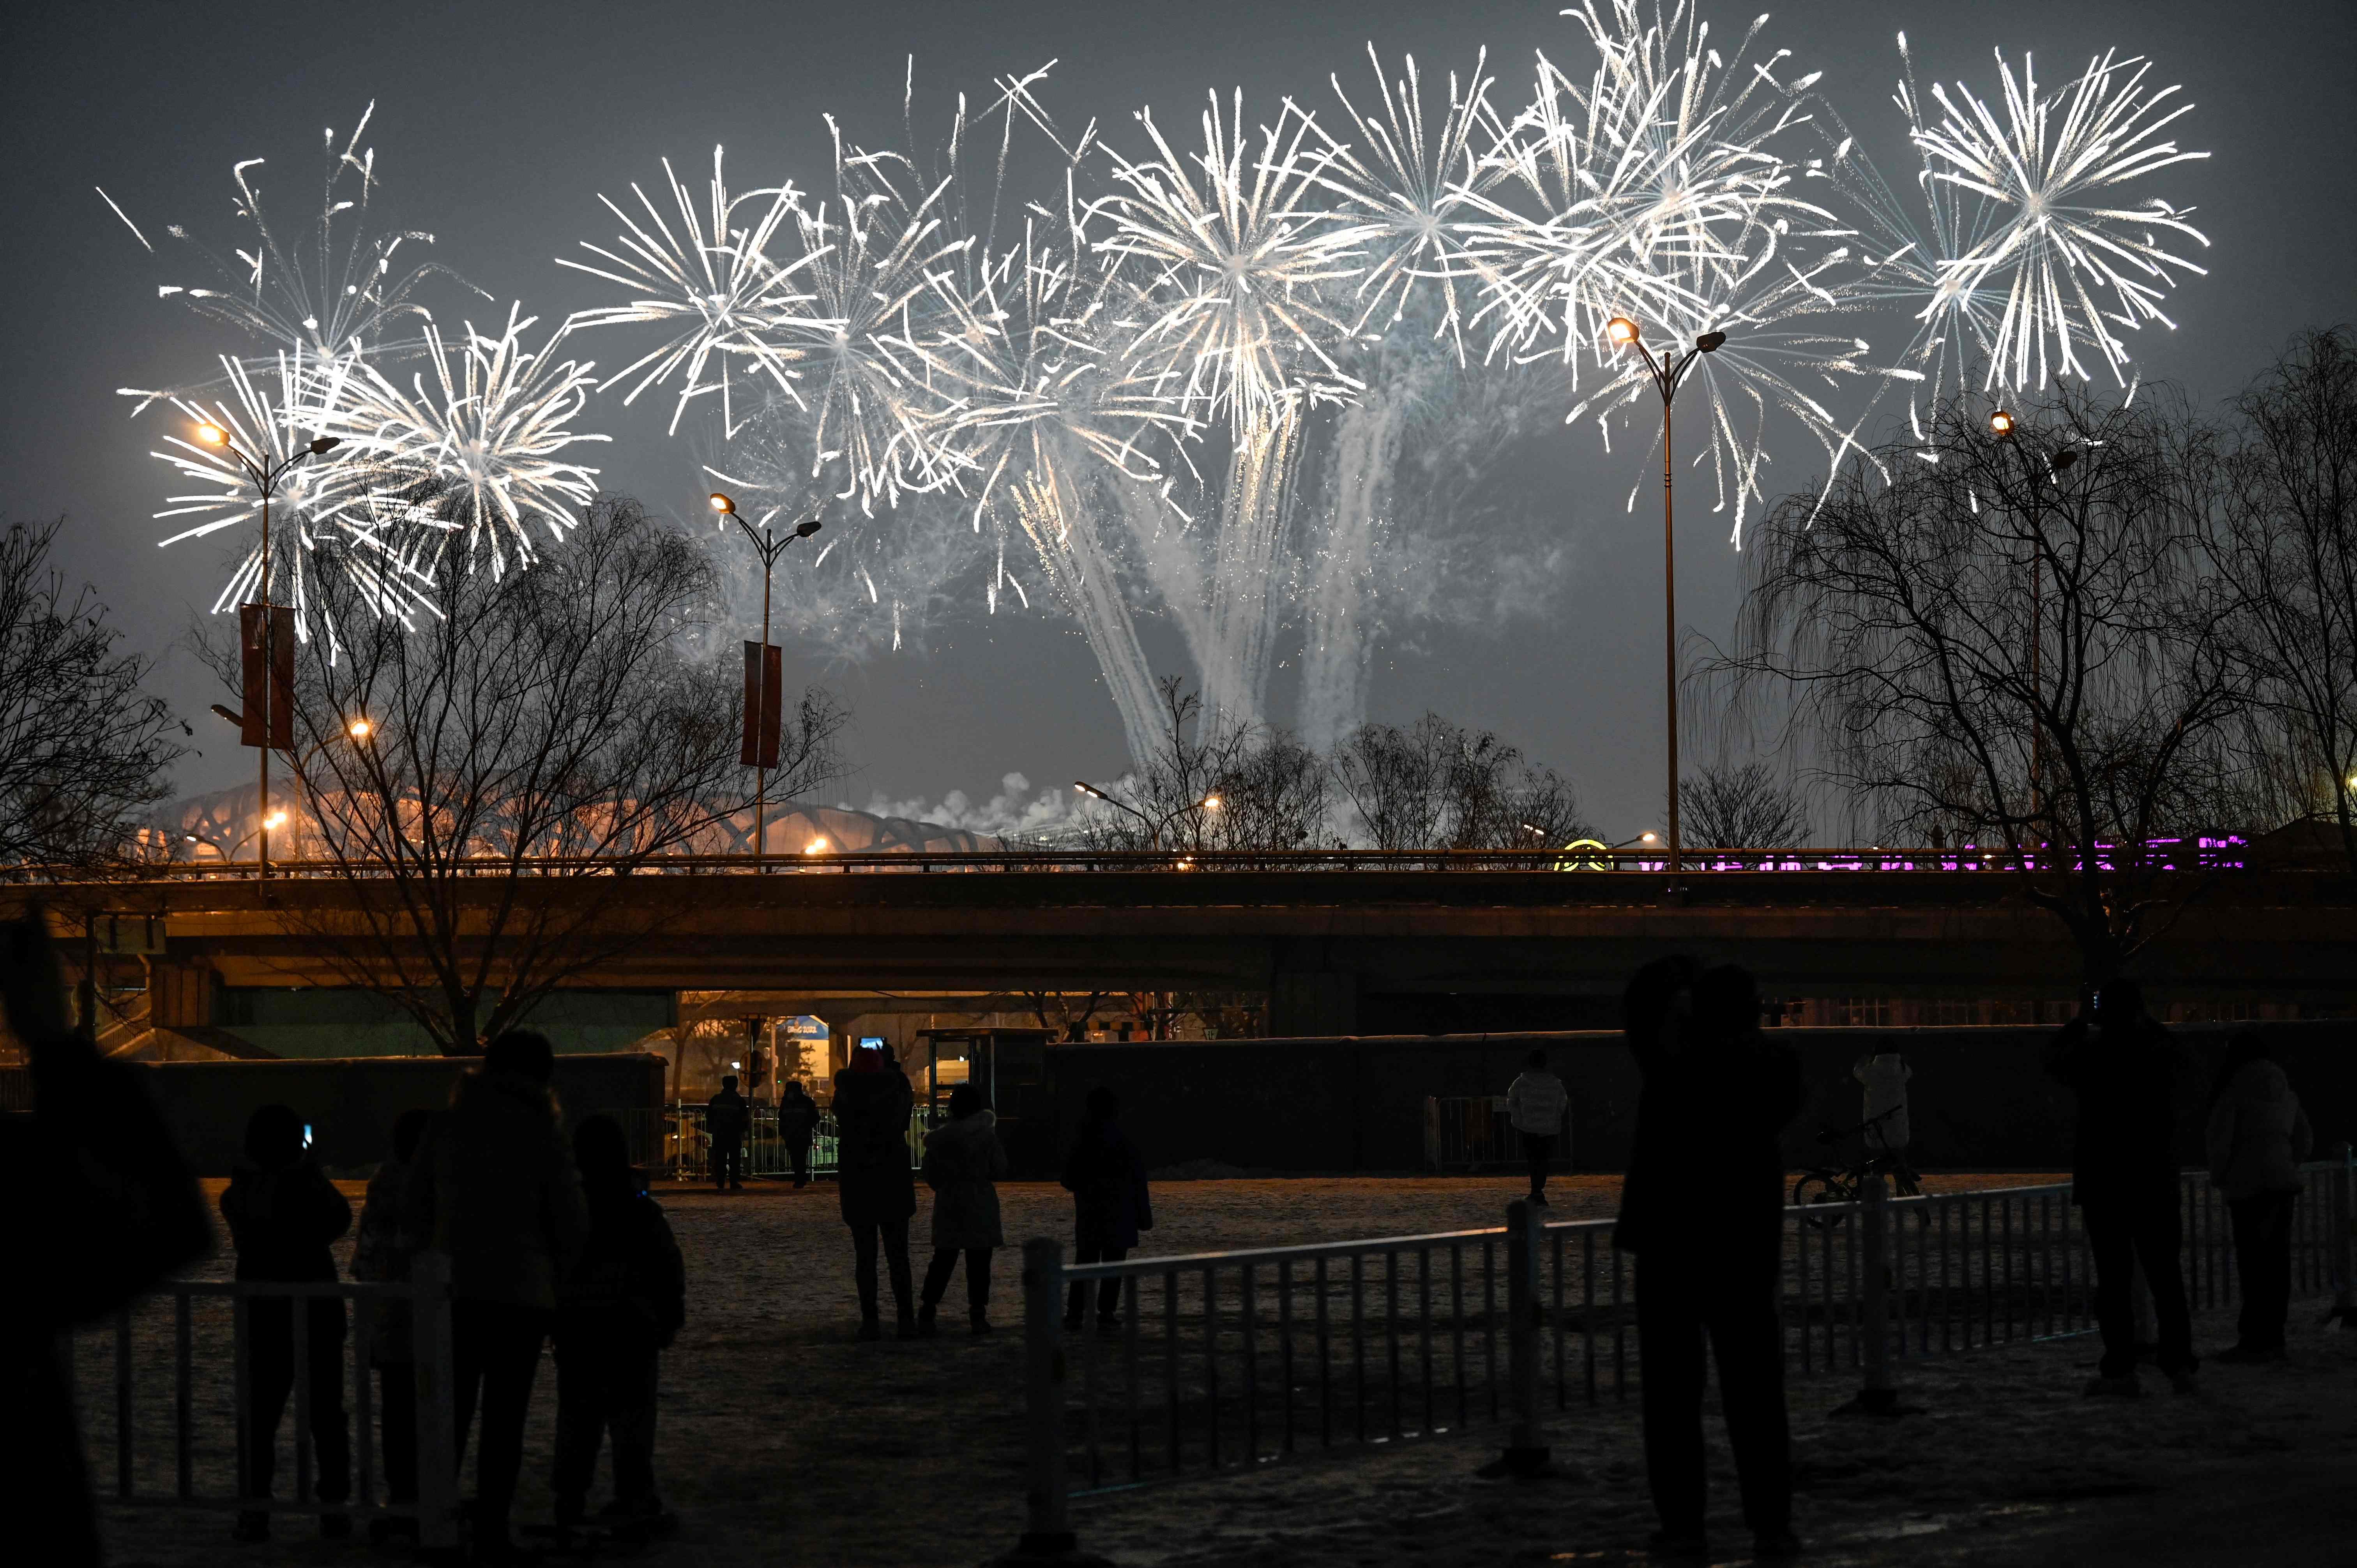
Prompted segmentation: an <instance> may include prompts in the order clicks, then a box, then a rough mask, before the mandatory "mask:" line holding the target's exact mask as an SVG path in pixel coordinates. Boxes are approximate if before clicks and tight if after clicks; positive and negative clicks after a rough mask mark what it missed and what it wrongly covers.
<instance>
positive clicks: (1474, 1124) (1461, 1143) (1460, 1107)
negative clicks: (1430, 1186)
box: [1424, 1094, 1571, 1171]
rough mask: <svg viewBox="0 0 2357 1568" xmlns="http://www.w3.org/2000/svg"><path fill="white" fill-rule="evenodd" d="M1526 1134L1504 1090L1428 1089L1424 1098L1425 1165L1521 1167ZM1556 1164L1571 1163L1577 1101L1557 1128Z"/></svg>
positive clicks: (1460, 1168)
mask: <svg viewBox="0 0 2357 1568" xmlns="http://www.w3.org/2000/svg"><path fill="white" fill-rule="evenodd" d="M1528 1157H1529V1156H1527V1155H1524V1154H1523V1134H1522V1133H1521V1132H1520V1130H1518V1129H1517V1128H1516V1127H1515V1126H1514V1124H1513V1122H1512V1119H1511V1118H1510V1117H1509V1116H1508V1115H1507V1113H1506V1097H1505V1096H1504V1095H1502V1094H1472V1095H1462V1096H1455V1095H1452V1096H1446V1097H1444V1096H1439V1095H1428V1096H1426V1099H1425V1101H1424V1168H1425V1169H1426V1170H1430V1171H1480V1170H1488V1169H1491V1168H1494V1167H1501V1166H1503V1167H1512V1168H1520V1167H1521V1166H1522V1165H1523V1162H1524V1161H1525V1160H1526V1159H1527V1158H1528ZM1554 1159H1555V1168H1556V1169H1558V1170H1568V1169H1570V1168H1571V1106H1570V1105H1569V1104H1568V1103H1567V1102H1566V1104H1565V1106H1564V1108H1563V1124H1562V1126H1560V1127H1559V1128H1557V1129H1556V1138H1555V1154H1554Z"/></svg>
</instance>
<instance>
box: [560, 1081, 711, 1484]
mask: <svg viewBox="0 0 2357 1568" xmlns="http://www.w3.org/2000/svg"><path fill="white" fill-rule="evenodd" d="M573 1154H574V1159H575V1161H576V1164H577V1165H579V1167H580V1171H581V1190H582V1195H583V1197H585V1198H586V1199H587V1203H588V1208H589V1232H588V1236H587V1240H585V1241H584V1242H583V1244H582V1248H581V1255H580V1257H579V1259H578V1260H577V1261H576V1262H575V1263H574V1265H573V1267H572V1269H571V1271H570V1272H569V1273H566V1275H565V1283H563V1284H562V1285H560V1286H559V1287H558V1289H557V1293H556V1331H555V1341H556V1473H555V1478H554V1487H553V1488H552V1489H553V1490H554V1493H555V1495H556V1522H557V1523H558V1524H559V1525H560V1526H565V1527H567V1528H569V1527H571V1526H574V1525H577V1524H579V1523H580V1522H581V1520H582V1519H583V1517H584V1515H585V1513H586V1512H587V1498H588V1492H589V1483H590V1480H591V1478H592V1477H594V1476H595V1475H596V1473H597V1450H598V1447H599V1446H600V1444H602V1443H603V1441H604V1439H605V1437H606V1435H607V1434H608V1433H611V1434H612V1435H613V1443H614V1499H613V1501H612V1502H611V1503H610V1504H608V1506H607V1508H606V1509H605V1510H604V1517H606V1518H608V1519H612V1520H619V1521H620V1522H622V1523H624V1524H626V1525H629V1526H632V1527H635V1528H638V1529H645V1528H647V1527H649V1526H651V1525H652V1524H654V1523H656V1522H657V1521H659V1520H662V1518H663V1506H662V1498H661V1497H660V1496H659V1495H658V1494H657V1492H656V1490H655V1469H654V1452H655V1382H656V1372H657V1369H658V1364H659V1362H660V1359H661V1357H662V1352H663V1350H664V1349H666V1348H669V1346H670V1345H671V1342H672V1340H673V1338H674V1337H676V1336H677V1335H678V1333H679V1329H680V1325H681V1324H682V1323H683V1322H684V1321H685V1320H686V1316H687V1269H686V1265H685V1263H684V1262H682V1260H681V1258H680V1251H679V1243H678V1242H677V1241H676V1240H673V1236H672V1231H671V1222H670V1221H669V1220H667V1219H664V1218H663V1211H662V1205H661V1204H659V1203H657V1202H656V1201H655V1200H654V1199H653V1198H651V1197H648V1196H647V1193H646V1185H645V1183H644V1182H643V1181H641V1180H640V1176H639V1173H638V1172H637V1171H636V1170H635V1169H633V1168H632V1166H631V1165H630V1144H629V1142H628V1141H627V1140H626V1139H625V1138H624V1136H623V1133H622V1124H621V1123H620V1122H617V1121H615V1120H614V1119H613V1118H612V1117H611V1116H592V1117H590V1118H588V1119H587V1121H585V1122H582V1123H581V1125H580V1127H579V1128H577V1129H576V1131H575V1133H574V1134H573Z"/></svg>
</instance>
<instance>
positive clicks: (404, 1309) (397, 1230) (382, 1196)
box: [351, 1160, 417, 1365]
mask: <svg viewBox="0 0 2357 1568" xmlns="http://www.w3.org/2000/svg"><path fill="white" fill-rule="evenodd" d="M412 1169H414V1166H412V1165H409V1164H406V1163H404V1162H403V1161H401V1160H387V1161H385V1162H384V1163H383V1164H382V1165H379V1166H377V1168H376V1175H374V1176H371V1177H369V1184H368V1197H366V1198H365V1199H364V1200H363V1201H362V1202H361V1223H360V1231H359V1234H358V1235H357V1236H355V1237H354V1239H353V1240H352V1268H351V1274H352V1278H354V1279H356V1280H364V1281H367V1282H369V1283H374V1284H393V1283H399V1282H401V1281H403V1280H406V1279H407V1278H409V1262H410V1260H411V1259H412V1258H413V1257H414V1256H415V1255H416V1252H417V1240H416V1238H415V1237H414V1236H412V1235H411V1234H410V1233H409V1232H407V1231H405V1230H403V1229H402V1228H401V1215H402V1204H403V1198H404V1193H405V1192H406V1191H407V1189H408V1186H409V1174H410V1172H411V1170H412ZM365 1321H366V1322H367V1323H368V1325H369V1328H368V1335H369V1343H370V1355H371V1359H373V1360H375V1361H376V1362H378V1363H379V1364H380V1365H382V1363H385V1362H388V1361H392V1362H400V1361H407V1360H411V1359H414V1356H415V1351H414V1349H413V1348H412V1341H411V1338H410V1327H411V1320H410V1312H409V1304H408V1303H407V1302H404V1301H381V1302H373V1303H370V1304H369V1311H368V1313H367V1315H366V1318H365Z"/></svg>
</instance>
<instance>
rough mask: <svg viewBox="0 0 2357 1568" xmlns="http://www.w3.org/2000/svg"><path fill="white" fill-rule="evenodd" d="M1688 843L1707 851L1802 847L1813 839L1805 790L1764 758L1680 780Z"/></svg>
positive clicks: (1680, 807) (1715, 767)
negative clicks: (1777, 770) (1737, 766)
mask: <svg viewBox="0 0 2357 1568" xmlns="http://www.w3.org/2000/svg"><path fill="white" fill-rule="evenodd" d="M1678 812H1679V815H1680V816H1681V817H1683V818H1684V828H1683V832H1684V838H1685V839H1686V842H1687V843H1691V844H1694V845H1696V846H1698V847H1700V848H1703V849H1798V848H1801V847H1802V846H1803V845H1805V844H1806V843H1808V840H1809V810H1808V807H1807V806H1806V805H1805V804H1804V803H1803V801H1802V800H1801V796H1800V792H1799V791H1798V790H1796V789H1793V788H1792V786H1791V785H1790V784H1788V783H1786V782H1785V781H1784V780H1783V779H1781V778H1780V777H1779V776H1778V775H1777V773H1776V771H1775V770H1774V769H1773V768H1770V767H1769V766H1768V764H1766V763H1764V762H1747V763H1745V764H1744V765H1743V766H1742V767H1740V768H1727V767H1724V766H1720V765H1717V764H1714V765H1712V766H1710V767H1708V768H1704V769H1703V770H1702V771H1701V772H1700V773H1698V774H1695V776H1693V777H1692V778H1688V779H1681V780H1679V782H1678Z"/></svg>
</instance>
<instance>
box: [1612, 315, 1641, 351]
mask: <svg viewBox="0 0 2357 1568" xmlns="http://www.w3.org/2000/svg"><path fill="white" fill-rule="evenodd" d="M1604 335H1605V336H1606V337H1607V338H1611V339H1612V341H1613V342H1615V343H1618V344H1620V346H1621V347H1622V348H1626V347H1628V346H1629V345H1630V344H1631V343H1634V342H1635V341H1636V340H1637V324H1636V323H1635V322H1633V321H1631V320H1630V319H1629V318H1628V317H1625V316H1616V317H1613V318H1612V319H1611V320H1609V321H1608V322H1606V323H1605V324H1604Z"/></svg>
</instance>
